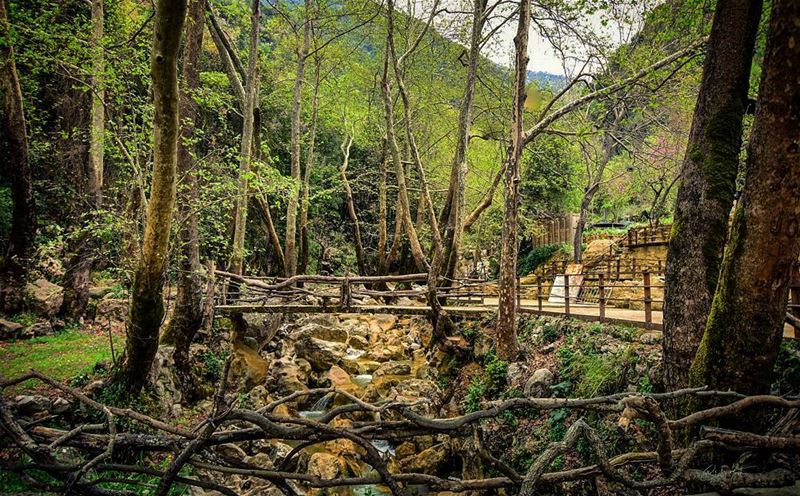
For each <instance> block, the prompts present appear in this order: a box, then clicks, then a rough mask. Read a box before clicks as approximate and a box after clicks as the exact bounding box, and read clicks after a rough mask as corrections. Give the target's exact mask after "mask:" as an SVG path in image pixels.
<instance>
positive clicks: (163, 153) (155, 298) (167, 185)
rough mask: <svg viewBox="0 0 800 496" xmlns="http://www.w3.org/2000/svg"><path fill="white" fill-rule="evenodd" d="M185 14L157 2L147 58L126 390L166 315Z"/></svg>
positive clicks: (152, 349) (146, 362)
mask: <svg viewBox="0 0 800 496" xmlns="http://www.w3.org/2000/svg"><path fill="white" fill-rule="evenodd" d="M185 17H186V0H159V1H158V3H157V5H156V14H155V27H154V30H153V51H152V56H151V59H150V74H151V77H152V80H153V100H154V101H153V103H154V105H153V106H154V115H153V181H152V185H151V192H150V201H149V202H148V204H147V222H146V224H145V230H144V239H143V242H142V252H141V256H140V258H139V263H138V265H137V267H136V272H135V274H134V278H133V287H132V288H131V308H130V316H129V321H128V329H127V339H126V343H125V359H124V361H123V364H122V370H121V373H120V374H119V375H118V380H119V381H121V382H122V384H123V385H124V386H125V387H126V389H128V390H129V391H137V390H139V389H141V388H142V387H143V386H144V385H145V383H146V380H147V376H148V373H149V371H150V367H151V366H152V364H153V359H154V358H155V354H156V350H157V349H158V331H159V329H160V327H161V323H162V321H163V320H164V300H163V289H164V277H165V272H166V267H167V248H168V244H169V232H170V225H171V224H172V208H173V206H174V203H175V182H176V181H175V180H176V175H177V174H176V169H177V167H176V165H177V161H178V49H179V47H180V39H181V33H182V32H183V24H184V19H185Z"/></svg>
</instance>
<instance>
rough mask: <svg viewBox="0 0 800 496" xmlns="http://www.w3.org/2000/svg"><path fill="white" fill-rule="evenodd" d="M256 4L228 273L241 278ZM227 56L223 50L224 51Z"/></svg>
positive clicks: (255, 60)
mask: <svg viewBox="0 0 800 496" xmlns="http://www.w3.org/2000/svg"><path fill="white" fill-rule="evenodd" d="M259 9H260V4H259V1H258V0H253V2H252V7H251V10H250V43H249V50H250V52H249V53H248V55H247V74H246V76H245V78H244V79H245V90H244V95H243V96H244V98H243V100H242V120H243V123H242V146H241V151H240V153H239V178H238V185H237V189H236V210H235V214H234V215H235V217H234V228H233V249H232V252H231V259H230V270H231V272H233V273H235V274H241V273H242V270H243V268H244V238H245V232H246V231H247V207H248V205H249V203H250V202H249V201H248V200H249V198H250V195H249V191H248V190H249V187H248V178H249V175H250V162H251V160H252V154H253V133H254V119H255V108H256V100H257V99H258V28H259V26H260V23H261V21H260V19H261V14H260V12H259ZM223 51H224V52H226V53H227V51H226V50H223Z"/></svg>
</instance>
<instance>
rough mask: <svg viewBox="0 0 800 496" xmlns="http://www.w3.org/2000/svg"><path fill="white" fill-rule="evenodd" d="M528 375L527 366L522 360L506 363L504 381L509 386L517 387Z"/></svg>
mask: <svg viewBox="0 0 800 496" xmlns="http://www.w3.org/2000/svg"><path fill="white" fill-rule="evenodd" d="M527 377H528V367H527V366H525V363H524V362H513V363H510V364H508V370H507V371H506V382H508V384H509V385H510V386H511V387H519V386H520V385H522V384H524V383H525V381H526V379H527Z"/></svg>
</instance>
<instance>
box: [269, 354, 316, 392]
mask: <svg viewBox="0 0 800 496" xmlns="http://www.w3.org/2000/svg"><path fill="white" fill-rule="evenodd" d="M298 362H300V360H291V359H289V358H285V357H284V358H281V359H279V360H275V361H273V362H272V366H271V367H270V371H269V380H268V381H269V386H270V387H269V390H270V391H273V392H274V393H275V394H276V395H277V396H286V395H289V394H292V393H294V392H296V391H308V387H307V386H306V384H305V383H306V381H307V380H308V370H305V369H304V367H303V366H302V365H303V364H300V363H298ZM303 362H305V360H303ZM305 363H306V364H307V363H308V362H305ZM309 368H310V366H309Z"/></svg>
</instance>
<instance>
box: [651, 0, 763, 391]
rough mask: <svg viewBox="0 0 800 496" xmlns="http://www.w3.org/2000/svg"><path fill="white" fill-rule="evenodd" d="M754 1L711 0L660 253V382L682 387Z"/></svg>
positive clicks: (729, 173)
mask: <svg viewBox="0 0 800 496" xmlns="http://www.w3.org/2000/svg"><path fill="white" fill-rule="evenodd" d="M761 3H762V2H761V0H731V1H728V2H718V3H717V10H716V13H715V15H714V22H713V25H712V27H711V35H710V38H709V41H708V50H707V53H706V61H705V66H704V68H703V80H702V82H701V85H700V93H699V95H698V98H697V106H696V107H695V111H694V118H693V122H692V130H691V133H690V135H689V142H688V144H687V147H686V154H685V156H684V161H683V166H682V183H681V186H680V189H679V190H678V198H677V201H676V204H675V220H674V223H673V227H672V234H671V239H670V245H669V252H668V255H667V265H666V267H667V270H666V282H665V296H664V383H665V385H666V387H667V390H675V389H679V388H681V387H685V386H686V384H687V382H688V372H689V366H690V365H691V363H692V358H693V357H694V354H695V351H696V350H697V346H698V344H699V343H700V339H701V338H702V336H703V329H704V328H705V323H706V319H707V318H708V313H709V310H710V308H711V299H712V296H713V295H714V290H715V288H716V285H717V276H718V274H719V264H720V260H721V257H722V251H723V248H724V246H725V238H726V232H727V227H728V219H729V216H730V211H731V206H732V204H733V195H734V192H735V189H736V184H735V181H736V173H737V170H738V165H739V153H740V148H741V142H742V117H743V115H744V111H745V107H746V103H747V92H748V81H749V77H750V64H751V61H752V57H753V47H754V44H755V38H756V32H757V30H758V23H759V19H760V17H761Z"/></svg>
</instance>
